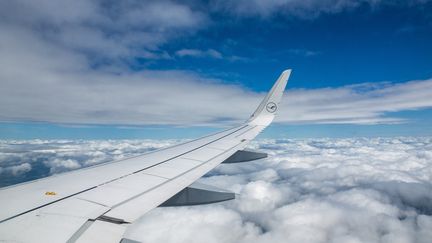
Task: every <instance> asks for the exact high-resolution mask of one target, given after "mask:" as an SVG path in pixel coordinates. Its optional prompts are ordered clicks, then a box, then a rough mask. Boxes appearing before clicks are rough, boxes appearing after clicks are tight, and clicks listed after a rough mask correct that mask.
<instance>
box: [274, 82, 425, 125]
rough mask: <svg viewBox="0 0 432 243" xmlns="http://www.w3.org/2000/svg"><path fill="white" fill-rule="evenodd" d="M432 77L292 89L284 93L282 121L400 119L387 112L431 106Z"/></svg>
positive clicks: (362, 121) (396, 121)
mask: <svg viewBox="0 0 432 243" xmlns="http://www.w3.org/2000/svg"><path fill="white" fill-rule="evenodd" d="M431 88H432V80H430V79H429V80H417V81H410V82H405V83H396V84H394V83H387V82H381V83H374V84H372V83H365V84H359V85H353V86H344V87H339V88H325V89H316V90H293V91H288V92H287V94H286V95H285V96H284V100H283V103H282V107H283V108H281V114H280V116H279V117H278V121H279V122H288V123H292V122H294V123H297V122H299V123H309V122H310V123H336V124H338V123H352V124H377V123H400V122H406V120H404V119H401V118H398V117H392V116H386V113H388V112H397V111H404V110H418V109H424V108H430V107H432V100H431V99H429V98H428V97H431V96H432V93H431V92H430V89H431Z"/></svg>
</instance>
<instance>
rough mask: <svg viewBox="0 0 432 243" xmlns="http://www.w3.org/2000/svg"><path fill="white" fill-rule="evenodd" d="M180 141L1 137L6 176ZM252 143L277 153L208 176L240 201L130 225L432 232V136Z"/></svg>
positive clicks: (392, 238)
mask: <svg viewBox="0 0 432 243" xmlns="http://www.w3.org/2000/svg"><path fill="white" fill-rule="evenodd" d="M176 142H179V141H178V140H161V141H157V140H117V141H65V140H47V141H43V140H30V141H2V143H1V148H0V152H1V159H0V165H1V168H2V169H0V173H1V178H2V183H1V184H2V185H5V184H7V182H6V183H5V180H8V178H9V183H10V180H11V178H18V179H15V183H16V182H19V181H22V180H26V179H28V178H29V176H30V175H33V179H34V178H38V177H41V176H46V175H48V174H52V173H58V172H61V171H66V170H71V169H75V168H78V167H82V166H87V165H91V164H94V163H101V162H104V161H108V160H111V159H118V158H123V157H125V156H130V155H136V154H138V153H142V152H145V151H149V150H153V149H155V148H159V147H163V146H167V145H171V144H174V143H176ZM250 147H251V148H253V149H258V150H261V151H265V152H267V153H269V155H270V156H269V158H267V159H265V160H260V161H255V162H249V163H243V164H238V165H234V164H230V165H221V166H219V167H217V168H216V169H215V170H213V171H212V172H210V173H209V174H208V175H207V176H206V177H204V178H202V179H201V182H202V183H207V184H211V185H214V186H218V187H222V188H226V189H229V190H232V191H234V192H236V193H238V196H237V199H236V200H235V201H230V202H225V203H221V204H213V205H207V206H194V207H177V208H158V209H155V210H153V211H151V212H150V213H149V214H147V215H145V216H144V217H143V218H142V219H141V220H140V221H139V222H137V223H136V224H134V225H133V226H132V227H131V228H130V230H129V231H128V232H127V235H128V237H129V238H132V239H135V240H139V241H143V242H161V241H163V242H226V243H228V242H291V241H292V242H424V243H426V242H429V241H430V238H431V237H432V233H431V232H432V217H431V215H432V205H431V203H430V202H431V200H432V190H431V186H432V185H431V183H430V181H431V179H432V170H431V162H432V138H430V137H424V138H421V137H419V138H414V137H400V138H347V139H324V138H323V139H279V140H274V139H266V140H258V141H256V142H253V143H252V144H251V146H250ZM41 168H44V169H41ZM23 175H24V176H23Z"/></svg>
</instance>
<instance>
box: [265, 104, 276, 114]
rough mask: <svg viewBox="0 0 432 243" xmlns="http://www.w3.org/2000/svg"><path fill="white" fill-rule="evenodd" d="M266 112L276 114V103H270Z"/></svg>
mask: <svg viewBox="0 0 432 243" xmlns="http://www.w3.org/2000/svg"><path fill="white" fill-rule="evenodd" d="M266 110H267V111H268V112H270V113H274V112H275V111H276V110H277V105H276V104H275V103H274V102H269V103H267V105H266Z"/></svg>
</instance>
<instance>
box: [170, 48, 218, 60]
mask: <svg viewBox="0 0 432 243" xmlns="http://www.w3.org/2000/svg"><path fill="white" fill-rule="evenodd" d="M175 54H176V55H177V56H179V57H211V58H216V59H221V58H222V54H221V53H220V52H218V51H216V50H213V49H208V50H206V51H203V50H198V49H181V50H178V51H176V53H175Z"/></svg>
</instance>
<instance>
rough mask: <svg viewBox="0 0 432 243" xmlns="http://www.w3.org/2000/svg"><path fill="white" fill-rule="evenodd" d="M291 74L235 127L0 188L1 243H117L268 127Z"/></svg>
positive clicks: (281, 78)
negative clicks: (135, 224)
mask: <svg viewBox="0 0 432 243" xmlns="http://www.w3.org/2000/svg"><path fill="white" fill-rule="evenodd" d="M290 73H291V70H286V71H284V72H282V74H281V75H280V77H279V79H278V80H277V81H276V83H275V84H274V86H273V87H272V89H271V90H270V92H269V93H268V94H267V95H266V96H265V98H264V99H263V101H262V102H261V103H260V105H259V106H258V108H257V109H256V110H255V112H254V113H253V114H252V116H251V117H250V118H249V119H248V120H247V121H246V122H245V123H244V124H242V125H240V126H237V127H234V128H231V129H228V130H225V131H222V132H219V133H215V134H212V135H208V136H205V137H202V138H199V139H196V140H193V141H189V142H186V143H183V144H179V145H175V146H172V147H169V148H165V149H161V150H158V151H155V152H151V153H147V154H144V155H141V156H136V157H133V158H128V159H124V160H121V161H114V162H111V163H106V164H102V165H98V166H93V167H88V168H85V169H81V170H76V171H72V172H68V173H64V174H59V175H55V176H51V177H47V178H43V179H39V180H36V181H32V182H28V183H23V184H18V185H15V186H11V187H6V188H2V189H0V205H1V207H0V241H14V242H119V241H120V240H121V239H122V238H124V232H125V230H126V228H127V226H128V225H130V224H131V223H133V222H134V221H136V220H137V219H138V218H139V217H141V216H142V215H143V214H145V213H146V212H148V211H150V210H151V209H153V208H155V207H157V206H159V205H161V204H163V203H164V202H166V201H167V200H168V199H170V198H171V197H172V196H173V195H176V194H177V193H179V192H180V191H182V190H184V189H185V188H186V187H188V186H189V185H191V184H192V183H193V182H195V181H196V180H197V179H199V178H200V177H202V176H203V175H204V174H206V173H207V172H209V171H210V170H212V169H213V168H215V167H216V166H217V165H219V164H220V163H222V162H224V161H226V160H227V159H228V158H230V157H231V156H232V155H233V154H235V153H236V152H237V151H241V150H243V149H244V148H245V147H246V145H247V144H248V142H249V141H250V140H252V139H253V138H255V137H256V136H257V135H258V134H259V133H260V132H261V131H262V130H263V129H264V128H265V127H266V126H268V125H269V124H270V123H271V122H272V120H273V119H274V117H275V114H276V113H277V110H278V106H279V102H280V100H281V98H282V94H283V91H284V89H285V86H286V84H287V81H288V78H289V76H290Z"/></svg>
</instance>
